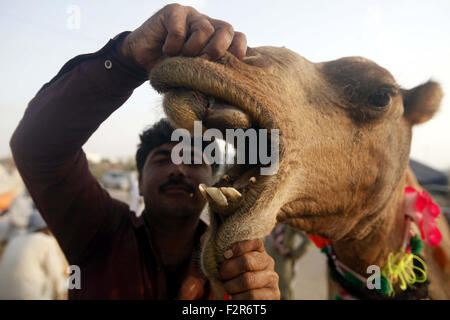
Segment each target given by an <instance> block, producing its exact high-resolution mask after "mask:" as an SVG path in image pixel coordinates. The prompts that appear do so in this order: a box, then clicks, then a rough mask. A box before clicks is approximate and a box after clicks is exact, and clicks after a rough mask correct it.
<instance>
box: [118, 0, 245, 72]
mask: <svg viewBox="0 0 450 320" xmlns="http://www.w3.org/2000/svg"><path fill="white" fill-rule="evenodd" d="M227 50H228V51H229V52H231V53H232V54H234V55H235V56H236V57H238V58H239V59H242V58H243V57H244V56H245V53H246V50H247V40H246V38H245V35H244V34H243V33H240V32H234V31H233V27H232V26H231V25H230V24H228V23H226V22H224V21H220V20H215V19H212V18H210V17H208V16H205V15H203V14H200V13H199V12H197V11H196V10H195V9H194V8H191V7H184V6H181V5H179V4H170V5H167V6H165V7H164V8H162V9H161V10H160V11H158V12H157V13H156V14H154V15H153V16H152V17H151V18H150V19H148V20H147V21H146V22H144V24H142V25H141V26H140V27H139V28H137V29H136V30H134V31H133V32H132V33H130V34H129V35H128V36H127V37H126V38H125V40H124V42H123V45H122V52H123V54H124V55H125V56H128V57H131V58H133V59H134V61H135V62H136V63H137V64H138V65H139V66H141V67H143V68H145V69H147V70H148V71H149V72H150V70H151V69H152V68H153V66H154V65H155V64H157V63H158V62H160V61H161V60H162V59H164V58H165V57H167V56H175V55H180V54H182V55H184V56H190V57H193V56H202V57H204V58H206V59H209V60H217V59H218V58H220V57H222V56H223V55H224V54H225V52H226V51H227Z"/></svg>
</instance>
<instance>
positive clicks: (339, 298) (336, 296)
mask: <svg viewBox="0 0 450 320" xmlns="http://www.w3.org/2000/svg"><path fill="white" fill-rule="evenodd" d="M333 300H344V299H342V297H341V296H340V295H338V294H337V295H335V296H334V297H333Z"/></svg>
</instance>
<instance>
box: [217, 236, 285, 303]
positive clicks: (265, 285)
mask: <svg viewBox="0 0 450 320" xmlns="http://www.w3.org/2000/svg"><path fill="white" fill-rule="evenodd" d="M224 256H225V259H226V260H225V261H224V262H223V263H222V265H221V266H220V269H219V272H220V276H221V277H222V281H223V285H224V287H225V290H226V291H227V292H228V294H229V295H230V298H231V299H233V300H249V299H251V300H263V299H267V300H276V299H280V289H279V288H278V274H277V273H276V272H275V271H274V266H275V262H274V261H273V259H272V257H271V256H269V255H268V254H267V252H266V250H265V249H264V243H263V241H262V240H261V239H257V240H249V241H241V242H237V243H235V244H234V245H233V246H232V248H231V249H230V250H228V251H226V252H225V254H224Z"/></svg>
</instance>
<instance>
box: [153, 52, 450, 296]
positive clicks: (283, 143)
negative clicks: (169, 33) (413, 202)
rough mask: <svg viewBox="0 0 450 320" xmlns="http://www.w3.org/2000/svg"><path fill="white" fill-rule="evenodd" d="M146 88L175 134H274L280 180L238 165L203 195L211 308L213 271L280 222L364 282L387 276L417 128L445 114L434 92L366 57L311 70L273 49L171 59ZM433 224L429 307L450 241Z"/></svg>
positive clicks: (448, 275)
mask: <svg viewBox="0 0 450 320" xmlns="http://www.w3.org/2000/svg"><path fill="white" fill-rule="evenodd" d="M150 83H151V85H152V86H153V87H154V88H155V89H156V90H157V91H158V92H160V93H162V94H164V100H163V107H164V111H165V113H166V115H167V117H168V119H169V121H170V122H171V123H172V125H174V126H175V127H177V128H186V129H188V130H190V131H192V130H193V125H192V124H193V123H194V121H202V123H203V125H204V129H207V128H208V127H209V128H210V127H213V126H214V127H215V128H218V129H219V130H221V131H224V130H225V129H226V128H242V129H248V128H265V129H267V130H269V132H270V130H272V129H279V141H278V143H279V144H278V145H279V149H278V152H279V156H278V171H277V172H276V173H275V174H272V175H262V174H260V170H259V169H260V167H261V166H262V165H261V164H257V165H235V166H232V167H231V168H228V169H227V171H226V172H225V174H224V175H223V176H222V177H221V178H220V179H218V181H217V182H216V183H215V184H214V186H212V187H209V188H205V187H204V186H203V187H202V186H201V187H200V188H201V191H203V193H204V194H205V197H206V198H207V199H208V202H209V213H210V221H211V222H210V227H209V229H208V232H207V236H206V239H205V243H204V247H203V251H202V268H203V270H204V272H205V274H206V276H207V277H208V278H209V279H210V281H211V283H212V284H213V287H214V290H215V294H216V297H223V294H224V293H225V291H224V289H223V286H222V285H221V282H220V278H219V275H218V271H217V270H218V265H219V264H220V263H221V262H222V261H223V260H224V258H223V254H224V252H225V251H226V250H227V249H228V248H229V247H230V246H231V245H232V244H233V243H235V242H237V241H241V240H248V239H256V238H262V237H264V236H266V235H268V234H269V233H270V232H271V230H272V229H273V228H274V226H275V225H276V223H285V224H288V225H290V226H292V227H294V228H298V229H301V230H303V231H305V232H307V233H308V234H313V235H317V236H320V237H323V238H326V239H330V240H331V244H332V247H333V249H334V251H335V254H336V256H337V257H338V258H339V259H340V261H342V262H343V263H345V265H347V266H348V267H349V268H351V269H352V270H353V271H355V272H356V273H359V274H362V275H364V274H366V271H367V266H369V265H377V266H379V267H380V268H383V266H385V265H386V263H387V259H388V255H389V253H391V252H396V251H398V250H399V249H400V247H401V246H402V241H403V238H404V231H405V213H404V210H403V206H404V190H405V187H406V186H407V185H408V184H410V183H411V182H410V180H411V179H412V178H411V176H410V174H409V173H408V172H409V171H408V160H409V153H410V145H411V137H412V126H413V125H417V124H420V123H423V122H425V121H427V120H429V119H430V118H431V117H432V116H433V115H434V114H435V113H436V111H437V110H438V108H439V105H440V102H441V98H442V95H443V94H442V90H441V88H440V85H439V84H438V83H436V82H434V81H428V82H426V83H424V84H421V85H419V86H417V87H414V88H412V89H409V90H407V89H404V88H401V87H400V86H399V85H398V84H397V83H396V81H395V79H394V78H393V76H392V75H391V74H390V73H389V72H388V71H387V70H386V69H384V68H382V67H380V66H378V65H377V64H376V63H374V62H372V61H370V60H368V59H365V58H362V57H346V58H341V59H338V60H334V61H328V62H321V63H312V62H310V61H308V60H307V59H305V58H303V57H302V56H300V55H298V54H297V53H295V52H293V51H291V50H289V49H286V48H277V47H257V48H248V51H247V55H246V57H245V58H244V59H243V60H239V59H237V58H236V57H234V56H233V55H231V54H228V53H227V54H226V55H225V56H224V57H222V58H220V59H219V60H217V61H207V60H204V59H201V58H190V57H171V58H168V59H166V60H164V61H163V62H161V63H160V64H158V65H157V66H155V67H154V68H153V70H152V71H151V73H150ZM268 139H269V140H270V139H272V137H271V136H270V135H269V138H268ZM271 141H272V142H273V140H271ZM221 188H222V189H221ZM233 189H234V190H233ZM231 190H233V192H231ZM206 191H208V192H206ZM234 191H238V192H234ZM223 196H224V197H225V198H227V200H228V201H219V200H221V199H223V198H222V197H223ZM219 198H220V199H219ZM438 224H439V227H440V231H441V234H442V241H441V242H440V244H439V246H438V247H433V248H429V247H427V248H425V251H424V253H423V258H424V260H425V261H426V263H427V265H428V279H429V281H430V286H429V296H431V297H432V298H433V299H448V298H450V263H449V257H450V251H449V250H450V232H449V228H448V225H447V223H446V222H445V220H444V219H443V218H439V219H438ZM395 290H396V292H397V291H398V290H399V289H398V288H397V287H396V288H395ZM382 297H383V296H382ZM386 297H387V296H386ZM412 297H413V298H414V293H413V294H412ZM420 298H423V297H420Z"/></svg>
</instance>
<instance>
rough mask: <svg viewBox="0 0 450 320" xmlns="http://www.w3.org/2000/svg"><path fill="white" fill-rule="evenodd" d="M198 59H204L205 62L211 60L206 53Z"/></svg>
mask: <svg viewBox="0 0 450 320" xmlns="http://www.w3.org/2000/svg"><path fill="white" fill-rule="evenodd" d="M200 58H202V59H205V60H211V58H210V56H209V54H207V53H202V54H201V55H200Z"/></svg>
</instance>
